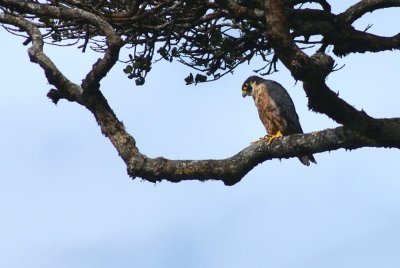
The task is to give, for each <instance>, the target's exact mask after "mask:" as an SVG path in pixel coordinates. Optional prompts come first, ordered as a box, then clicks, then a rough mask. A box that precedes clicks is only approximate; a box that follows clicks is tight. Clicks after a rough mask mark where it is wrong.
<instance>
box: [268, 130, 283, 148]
mask: <svg viewBox="0 0 400 268" xmlns="http://www.w3.org/2000/svg"><path fill="white" fill-rule="evenodd" d="M282 137H283V135H282V132H281V131H280V130H279V131H278V132H277V133H275V134H273V135H267V141H268V143H267V144H268V145H270V144H271V143H272V141H273V140H274V139H277V138H282Z"/></svg>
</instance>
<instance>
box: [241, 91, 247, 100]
mask: <svg viewBox="0 0 400 268" xmlns="http://www.w3.org/2000/svg"><path fill="white" fill-rule="evenodd" d="M246 96H247V91H245V90H242V97H243V98H244V97H246Z"/></svg>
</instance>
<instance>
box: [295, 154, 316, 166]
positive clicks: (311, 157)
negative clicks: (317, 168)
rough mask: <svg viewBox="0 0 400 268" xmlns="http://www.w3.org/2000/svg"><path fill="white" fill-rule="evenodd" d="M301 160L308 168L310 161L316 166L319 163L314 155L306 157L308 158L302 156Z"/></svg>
mask: <svg viewBox="0 0 400 268" xmlns="http://www.w3.org/2000/svg"><path fill="white" fill-rule="evenodd" d="M299 160H300V162H301V163H302V164H303V165H306V166H309V165H310V161H311V162H313V163H314V164H317V161H316V160H315V158H314V156H313V155H312V154H310V155H306V156H300V157H299Z"/></svg>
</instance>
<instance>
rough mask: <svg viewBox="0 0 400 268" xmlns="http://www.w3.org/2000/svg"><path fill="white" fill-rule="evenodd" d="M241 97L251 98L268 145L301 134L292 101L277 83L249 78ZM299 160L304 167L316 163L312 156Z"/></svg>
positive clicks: (258, 78) (302, 157)
mask: <svg viewBox="0 0 400 268" xmlns="http://www.w3.org/2000/svg"><path fill="white" fill-rule="evenodd" d="M242 96H243V97H246V96H253V99H254V103H255V105H256V107H257V110H258V115H259V116H260V119H261V122H262V123H263V125H264V127H265V129H266V130H267V133H268V135H267V136H266V138H267V140H268V144H270V143H271V142H272V141H273V140H274V139H276V138H280V137H282V136H283V135H291V134H296V133H303V130H302V129H301V126H300V122H299V116H298V115H297V113H296V109H295V108H294V104H293V101H292V99H291V98H290V96H289V93H288V92H287V91H286V89H285V88H283V86H281V85H280V84H279V83H278V82H275V81H272V80H265V79H263V78H261V77H258V76H254V75H253V76H250V77H249V78H247V79H246V81H244V83H243V85H242ZM299 160H300V162H301V163H303V164H304V165H306V166H309V165H310V161H311V162H313V163H315V164H316V163H317V162H316V161H315V159H314V156H312V155H307V156H299Z"/></svg>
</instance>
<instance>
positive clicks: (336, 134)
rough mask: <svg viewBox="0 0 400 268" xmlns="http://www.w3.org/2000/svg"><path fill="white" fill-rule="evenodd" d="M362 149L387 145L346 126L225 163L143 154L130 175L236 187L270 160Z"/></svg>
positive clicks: (258, 147) (255, 147)
mask: <svg viewBox="0 0 400 268" xmlns="http://www.w3.org/2000/svg"><path fill="white" fill-rule="evenodd" d="M395 122H396V123H395V125H396V127H395V128H396V129H397V131H400V119H396V120H395ZM361 147H388V145H387V144H380V143H379V142H377V141H375V140H372V139H368V138H366V137H364V136H362V135H360V134H358V133H357V132H354V131H351V130H348V129H346V128H344V127H338V128H335V129H327V130H323V131H319V132H313V133H309V134H297V135H291V136H287V137H284V138H283V139H282V140H280V141H278V140H277V141H274V142H273V143H272V144H271V145H267V142H266V141H260V142H256V143H254V144H252V145H250V146H249V147H247V148H245V149H243V150H242V151H240V152H239V153H237V154H236V155H234V156H232V157H230V158H227V159H223V160H192V161H190V160H168V159H165V158H162V157H159V158H154V159H150V158H147V157H145V156H143V155H140V156H139V157H138V158H137V159H135V161H133V162H132V163H131V164H130V165H129V166H128V173H129V175H130V176H132V177H141V178H142V179H144V180H148V181H151V182H157V181H162V180H166V181H170V182H180V181H184V180H199V181H206V180H220V181H223V182H224V184H225V185H234V184H236V183H237V182H239V181H240V180H241V179H242V178H243V177H244V176H245V175H246V174H247V173H248V172H249V171H250V170H252V169H253V168H254V167H255V166H257V165H258V164H260V163H262V162H264V161H267V160H271V159H274V158H279V159H282V158H291V157H297V156H299V155H307V154H314V153H318V152H325V151H332V150H337V149H340V148H343V149H357V148H361ZM391 147H397V148H400V137H399V136H398V137H397V145H396V146H394V145H393V146H391Z"/></svg>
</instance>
